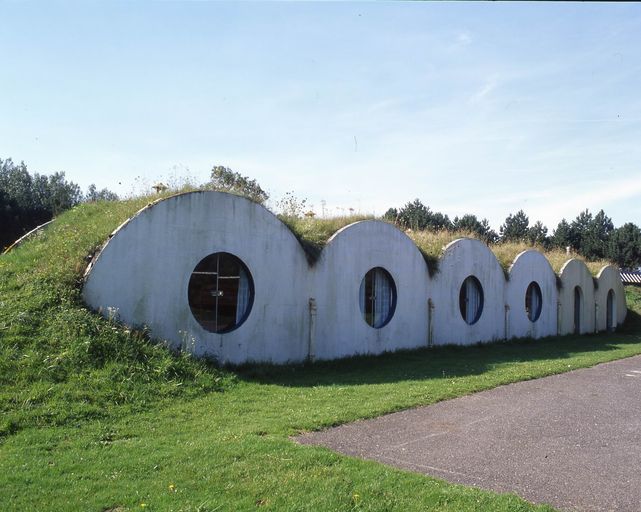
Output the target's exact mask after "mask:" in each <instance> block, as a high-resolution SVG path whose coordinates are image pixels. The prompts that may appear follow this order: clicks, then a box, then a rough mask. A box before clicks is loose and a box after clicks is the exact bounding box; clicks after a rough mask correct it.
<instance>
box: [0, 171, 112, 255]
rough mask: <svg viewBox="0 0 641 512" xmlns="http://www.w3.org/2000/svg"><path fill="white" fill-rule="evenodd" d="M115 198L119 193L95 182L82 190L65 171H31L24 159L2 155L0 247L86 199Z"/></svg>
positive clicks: (0, 173)
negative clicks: (18, 160) (68, 177)
mask: <svg viewBox="0 0 641 512" xmlns="http://www.w3.org/2000/svg"><path fill="white" fill-rule="evenodd" d="M115 199H118V196H117V195H116V194H114V193H113V192H111V191H109V190H107V189H102V190H97V189H96V186H95V185H93V184H92V185H90V186H89V188H88V190H87V192H86V193H83V192H82V191H81V190H80V187H79V186H78V185H77V184H75V183H73V182H72V181H68V180H67V179H66V178H65V173H64V172H56V173H53V174H51V175H45V174H38V173H33V174H31V173H30V172H29V170H28V169H27V166H26V165H25V163H24V162H21V163H19V164H16V163H14V162H13V161H12V160H11V159H10V158H9V159H6V160H2V159H0V250H2V249H3V248H4V247H6V246H8V245H10V244H11V243H12V242H14V241H15V240H16V239H17V238H19V237H20V236H22V235H23V234H25V233H27V232H28V231H30V230H31V229H33V228H35V227H37V226H39V225H40V224H43V223H45V222H47V221H49V220H51V219H52V218H53V217H54V216H55V215H58V214H59V213H61V212H63V211H64V210H67V209H69V208H72V207H74V206H76V205H77V204H79V203H81V202H83V201H101V200H115Z"/></svg>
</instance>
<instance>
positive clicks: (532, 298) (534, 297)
mask: <svg viewBox="0 0 641 512" xmlns="http://www.w3.org/2000/svg"><path fill="white" fill-rule="evenodd" d="M542 306H543V297H542V296H541V288H540V287H539V285H538V284H537V283H536V282H535V281H532V282H531V283H530V285H529V286H528V287H527V290H526V292H525V312H526V313H527V317H528V318H529V319H530V322H536V321H537V320H538V319H539V317H540V316H541V307H542Z"/></svg>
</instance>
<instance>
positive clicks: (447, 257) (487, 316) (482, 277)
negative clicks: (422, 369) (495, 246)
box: [431, 238, 506, 345]
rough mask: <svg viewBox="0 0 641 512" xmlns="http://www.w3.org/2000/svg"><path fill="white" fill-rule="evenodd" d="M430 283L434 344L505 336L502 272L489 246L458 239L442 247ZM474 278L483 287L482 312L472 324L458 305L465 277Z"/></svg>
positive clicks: (481, 340) (503, 275) (467, 341)
mask: <svg viewBox="0 0 641 512" xmlns="http://www.w3.org/2000/svg"><path fill="white" fill-rule="evenodd" d="M438 268H439V270H438V272H437V274H436V276H434V278H433V280H432V282H433V286H432V291H431V299H432V304H433V305H434V310H433V313H432V318H433V325H432V330H433V332H434V341H435V344H460V345H468V344H472V343H477V342H485V341H492V340H498V339H503V338H504V337H505V325H506V315H505V274H504V273H503V269H502V267H501V265H500V264H499V262H498V260H497V259H496V256H495V255H494V253H493V252H492V251H491V250H490V248H489V247H488V246H487V245H485V244H484V243H483V242H481V241H479V240H474V239H471V238H460V239H458V240H454V241H453V242H451V243H449V244H448V245H447V246H446V247H445V249H444V250H443V255H442V256H441V259H440V261H439V265H438ZM468 276H474V277H476V278H477V279H478V280H479V282H480V284H481V287H482V289H483V299H484V300H483V311H482V313H481V316H480V317H479V319H478V321H476V322H475V323H473V324H472V325H470V324H468V323H466V322H465V320H464V319H463V316H462V315H461V311H460V307H459V294H460V290H461V286H462V284H463V282H464V280H465V279H466V278H467V277H468Z"/></svg>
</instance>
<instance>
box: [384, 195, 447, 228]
mask: <svg viewBox="0 0 641 512" xmlns="http://www.w3.org/2000/svg"><path fill="white" fill-rule="evenodd" d="M390 210H392V211H394V209H393V208H390ZM390 210H388V212H390ZM395 220H396V222H397V224H398V225H399V226H401V227H403V228H405V229H413V230H415V231H418V230H423V229H432V230H435V231H440V230H443V229H451V227H452V223H451V222H450V219H449V217H448V216H447V215H444V214H442V213H440V212H432V210H430V209H429V207H428V206H425V205H424V204H423V203H422V202H421V200H420V199H415V200H414V201H413V202H410V203H407V204H406V205H405V206H403V207H402V208H401V209H400V210H398V212H397V216H396V219H395Z"/></svg>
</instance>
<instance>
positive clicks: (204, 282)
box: [188, 252, 254, 333]
mask: <svg viewBox="0 0 641 512" xmlns="http://www.w3.org/2000/svg"><path fill="white" fill-rule="evenodd" d="M188 297H189V307H190V308H191V312H192V314H193V315H194V318H195V319H196V320H197V321H198V323H199V324H200V325H201V326H202V327H203V329H205V330H207V331H209V332H216V333H224V332H229V331H231V330H233V329H235V328H236V327H238V326H239V325H240V324H242V323H243V322H244V321H245V319H246V318H247V316H248V315H249V312H250V310H251V306H252V303H253V301H254V282H253V280H252V276H251V274H250V273H249V270H248V269H247V267H246V266H245V264H244V263H243V262H242V261H241V260H239V259H238V258H237V257H236V256H234V255H233V254H229V253H227V252H217V253H215V254H210V255H209V256H207V257H206V258H203V259H202V260H201V261H200V262H199V263H198V265H196V268H194V271H193V272H192V274H191V278H190V279H189V288H188Z"/></svg>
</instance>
